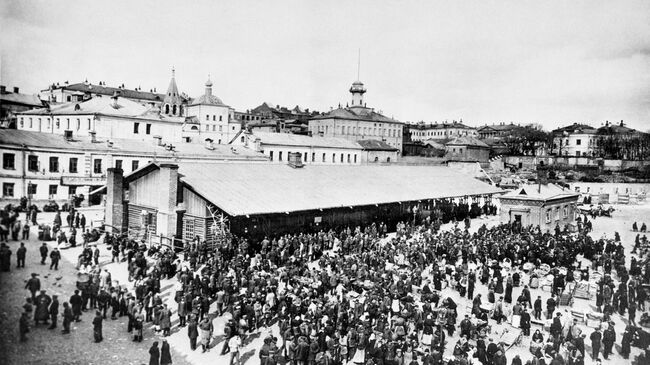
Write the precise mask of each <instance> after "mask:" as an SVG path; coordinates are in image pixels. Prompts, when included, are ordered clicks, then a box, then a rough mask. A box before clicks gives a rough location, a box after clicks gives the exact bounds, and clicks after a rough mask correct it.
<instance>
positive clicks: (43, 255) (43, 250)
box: [38, 242, 49, 265]
mask: <svg viewBox="0 0 650 365" xmlns="http://www.w3.org/2000/svg"><path fill="white" fill-rule="evenodd" d="M38 250H39V251H40V252H41V265H45V260H46V259H47V252H48V251H49V250H48V249H47V244H46V243H45V242H43V244H42V245H41V247H40V248H39V249H38Z"/></svg>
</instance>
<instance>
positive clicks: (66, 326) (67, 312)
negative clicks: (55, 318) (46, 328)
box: [61, 302, 74, 334]
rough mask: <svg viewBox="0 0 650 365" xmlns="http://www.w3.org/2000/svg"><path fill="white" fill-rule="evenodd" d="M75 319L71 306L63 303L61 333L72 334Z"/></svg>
mask: <svg viewBox="0 0 650 365" xmlns="http://www.w3.org/2000/svg"><path fill="white" fill-rule="evenodd" d="M73 318H74V317H73V315H72V310H71V309H70V305H68V302H63V330H62V331H61V333H63V334H66V333H70V322H72V319H73Z"/></svg>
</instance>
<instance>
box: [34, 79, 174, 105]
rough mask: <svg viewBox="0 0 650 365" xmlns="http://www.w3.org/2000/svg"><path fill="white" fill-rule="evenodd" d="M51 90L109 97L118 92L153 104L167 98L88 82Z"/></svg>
mask: <svg viewBox="0 0 650 365" xmlns="http://www.w3.org/2000/svg"><path fill="white" fill-rule="evenodd" d="M51 88H52V89H62V90H71V91H79V92H83V93H92V94H99V95H107V96H113V95H114V94H115V93H116V92H117V93H120V94H121V95H122V96H124V97H125V98H130V99H141V100H148V101H152V102H160V101H162V100H163V99H164V98H165V94H158V93H154V92H147V91H141V90H129V89H124V88H119V87H112V86H106V85H95V84H91V83H88V82H79V83H76V84H70V85H63V86H56V85H52V87H51ZM47 90H48V89H45V90H42V91H47Z"/></svg>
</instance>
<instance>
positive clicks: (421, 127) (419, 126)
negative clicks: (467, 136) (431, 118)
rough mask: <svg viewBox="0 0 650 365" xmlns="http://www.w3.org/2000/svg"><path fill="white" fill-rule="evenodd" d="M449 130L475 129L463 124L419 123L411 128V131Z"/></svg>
mask: <svg viewBox="0 0 650 365" xmlns="http://www.w3.org/2000/svg"><path fill="white" fill-rule="evenodd" d="M449 128H458V129H474V127H470V126H467V125H465V124H463V123H462V122H453V123H447V122H445V123H434V124H424V123H418V124H414V125H412V126H411V129H416V130H434V129H449Z"/></svg>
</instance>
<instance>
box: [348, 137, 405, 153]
mask: <svg viewBox="0 0 650 365" xmlns="http://www.w3.org/2000/svg"><path fill="white" fill-rule="evenodd" d="M357 143H358V144H360V145H361V147H363V149H364V150H366V151H397V148H395V147H393V146H391V145H389V144H388V143H386V142H384V141H379V140H376V139H360V140H358V141H357Z"/></svg>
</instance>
